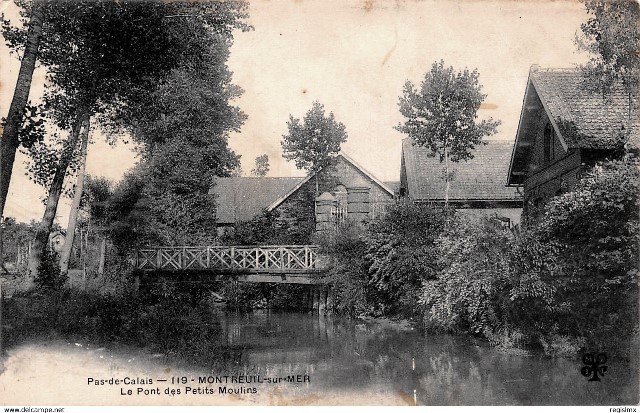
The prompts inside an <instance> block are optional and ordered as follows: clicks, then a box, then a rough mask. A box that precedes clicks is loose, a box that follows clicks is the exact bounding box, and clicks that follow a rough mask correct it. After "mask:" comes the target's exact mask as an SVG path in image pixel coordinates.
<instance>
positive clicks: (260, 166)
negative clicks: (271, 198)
mask: <svg viewBox="0 0 640 413" xmlns="http://www.w3.org/2000/svg"><path fill="white" fill-rule="evenodd" d="M267 173H269V155H267V154H266V153H265V154H264V155H260V156H258V157H257V158H256V166H255V168H253V169H252V170H251V175H253V176H266V175H267Z"/></svg>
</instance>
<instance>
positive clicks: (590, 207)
mask: <svg viewBox="0 0 640 413" xmlns="http://www.w3.org/2000/svg"><path fill="white" fill-rule="evenodd" d="M639 178H640V172H639V169H638V163H637V161H634V160H619V161H611V162H604V163H601V164H598V165H596V166H595V167H594V168H593V169H592V170H591V171H589V172H588V173H586V174H585V176H584V177H583V178H582V179H581V180H580V182H579V184H578V185H577V186H576V188H575V189H574V190H573V191H572V192H569V193H566V194H563V195H561V196H558V197H555V198H553V199H552V200H550V201H549V202H548V203H547V204H546V205H545V206H544V209H543V212H542V216H541V217H540V218H539V219H538V220H537V221H536V222H535V223H534V224H532V225H530V226H529V228H525V230H526V231H527V232H529V234H530V235H529V238H532V239H536V241H537V242H538V243H539V244H540V245H544V246H545V248H546V251H545V253H544V254H542V255H541V256H540V257H539V259H541V260H544V261H545V262H546V263H547V264H546V265H547V268H546V270H545V271H540V275H541V277H542V279H543V281H544V282H546V283H547V284H548V285H549V286H551V288H552V290H553V300H552V302H553V304H552V305H551V306H550V308H549V311H547V313H546V316H547V317H548V319H549V320H550V321H551V322H550V323H548V325H547V326H546V327H547V328H544V329H542V331H543V332H544V333H546V334H549V335H552V334H556V335H559V336H570V337H576V338H580V337H582V338H584V342H585V345H586V346H588V347H595V348H598V349H601V350H606V349H611V350H614V351H621V350H622V349H623V348H626V347H627V345H626V344H625V343H626V342H628V340H629V339H630V338H631V335H632V334H633V331H634V330H635V329H636V328H637V327H636V326H637V325H638V312H637V304H638V265H639V262H638V259H639V256H640V255H639V253H640V251H639V249H638V246H639V245H640V236H639V234H640V233H639V230H640V227H639V225H640V221H639V219H638V218H639V214H640V202H639V197H638V189H639V185H640V179H639Z"/></svg>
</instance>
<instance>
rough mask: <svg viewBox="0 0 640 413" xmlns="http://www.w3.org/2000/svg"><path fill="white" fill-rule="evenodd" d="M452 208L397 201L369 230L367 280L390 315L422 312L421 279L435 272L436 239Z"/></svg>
mask: <svg viewBox="0 0 640 413" xmlns="http://www.w3.org/2000/svg"><path fill="white" fill-rule="evenodd" d="M452 218H453V213H452V210H443V209H438V208H434V207H431V206H429V205H413V204H410V205H398V206H396V207H395V208H391V209H390V210H389V211H388V212H387V214H386V215H384V216H383V217H382V218H381V219H379V220H376V221H373V222H372V223H371V225H370V227H369V231H368V243H367V250H366V254H365V259H366V265H367V272H368V284H369V285H370V286H371V287H372V288H373V289H374V290H375V291H376V293H377V299H378V301H379V302H380V304H381V306H384V307H385V311H384V312H385V313H386V314H387V315H392V314H401V315H403V316H405V317H413V316H416V315H419V314H420V313H421V311H420V307H419V300H420V296H421V290H422V283H423V282H424V281H425V280H428V279H432V278H433V277H434V275H435V261H434V259H433V257H434V256H435V255H434V245H435V244H434V242H435V240H436V239H437V238H438V237H439V236H440V234H441V233H442V231H443V230H444V228H445V224H446V222H447V221H448V220H450V219H452Z"/></svg>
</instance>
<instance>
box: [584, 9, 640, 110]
mask: <svg viewBox="0 0 640 413" xmlns="http://www.w3.org/2000/svg"><path fill="white" fill-rule="evenodd" d="M585 8H586V10H587V13H589V15H590V18H589V19H588V20H587V21H586V22H585V23H583V24H582V25H581V26H580V28H581V31H582V35H581V36H577V37H576V44H577V46H578V48H579V49H581V50H585V51H587V52H589V53H590V54H591V58H590V60H589V62H588V63H587V64H586V65H584V66H583V71H584V73H585V75H586V77H587V79H588V80H589V82H590V83H591V84H593V85H594V86H595V87H596V88H597V89H598V90H601V91H603V92H604V93H605V94H606V93H609V92H611V90H612V89H613V88H615V85H616V84H618V83H622V84H623V85H624V87H625V90H626V91H627V93H628V94H629V95H630V96H633V97H636V98H637V96H638V88H639V87H640V30H639V29H638V19H639V18H640V5H639V4H638V2H637V1H633V0H585Z"/></svg>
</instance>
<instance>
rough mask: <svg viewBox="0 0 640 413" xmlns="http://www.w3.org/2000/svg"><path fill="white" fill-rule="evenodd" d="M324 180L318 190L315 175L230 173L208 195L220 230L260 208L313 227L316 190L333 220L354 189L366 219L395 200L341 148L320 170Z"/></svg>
mask: <svg viewBox="0 0 640 413" xmlns="http://www.w3.org/2000/svg"><path fill="white" fill-rule="evenodd" d="M320 174H321V175H322V179H319V181H320V184H319V187H318V191H316V179H315V178H316V174H312V175H310V176H307V177H281V178H272V177H232V178H217V179H216V180H215V183H214V185H213V187H212V188H211V189H210V191H209V194H212V195H214V196H215V197H216V205H217V210H216V221H217V224H218V233H219V234H220V233H222V232H224V231H225V230H226V229H228V228H233V227H234V226H235V225H236V224H238V223H240V222H246V221H249V220H251V219H252V218H254V217H257V216H259V215H260V214H261V213H262V212H263V211H269V212H271V211H277V212H278V213H279V215H280V217H281V219H284V220H298V221H301V220H302V221H305V220H306V221H309V225H311V226H315V218H316V217H315V204H316V198H317V197H316V194H318V195H320V194H321V195H322V196H323V198H322V199H321V201H324V202H325V203H326V204H327V205H330V210H329V211H330V214H331V216H332V218H331V220H332V221H333V222H338V221H341V220H343V219H345V218H346V217H347V214H348V212H349V211H348V205H349V200H350V198H353V195H350V194H352V193H354V192H353V190H352V189H353V188H360V189H362V190H364V192H366V195H364V198H363V195H359V199H360V200H361V201H366V202H365V203H366V204H367V207H366V208H367V211H366V216H367V218H375V217H376V216H377V215H379V214H381V213H384V211H385V210H386V208H388V207H389V205H394V204H395V194H394V191H393V189H392V188H391V187H389V186H388V185H387V184H386V183H384V182H382V181H380V180H379V179H377V178H376V177H375V176H373V175H372V174H371V173H369V172H368V171H366V170H365V169H364V168H362V167H361V166H360V165H359V164H358V163H356V162H355V161H354V160H353V159H352V158H351V157H349V156H348V155H346V154H344V153H340V154H339V155H337V156H336V158H335V159H334V162H333V163H332V165H331V166H330V167H327V168H325V170H323V171H320Z"/></svg>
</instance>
